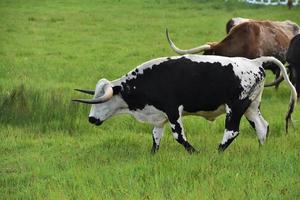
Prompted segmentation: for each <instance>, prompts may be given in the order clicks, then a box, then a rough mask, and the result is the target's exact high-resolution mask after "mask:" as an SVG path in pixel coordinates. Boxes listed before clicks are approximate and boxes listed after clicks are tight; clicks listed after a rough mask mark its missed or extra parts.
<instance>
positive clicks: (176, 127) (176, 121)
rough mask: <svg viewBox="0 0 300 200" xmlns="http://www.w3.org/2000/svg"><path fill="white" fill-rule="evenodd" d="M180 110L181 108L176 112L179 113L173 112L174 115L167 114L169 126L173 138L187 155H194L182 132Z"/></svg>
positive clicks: (193, 149) (193, 150)
mask: <svg viewBox="0 0 300 200" xmlns="http://www.w3.org/2000/svg"><path fill="white" fill-rule="evenodd" d="M182 110H183V107H182V106H180V107H179V109H178V111H179V112H174V113H169V114H168V118H169V122H170V125H171V129H172V133H173V137H174V138H175V139H176V141H177V142H178V143H180V144H181V145H183V146H184V148H185V149H186V150H187V152H189V153H194V152H196V150H195V148H194V147H193V146H192V145H191V144H190V143H189V142H188V141H187V139H186V137H185V134H184V130H183V125H182V117H181V115H182Z"/></svg>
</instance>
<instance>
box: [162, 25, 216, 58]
mask: <svg viewBox="0 0 300 200" xmlns="http://www.w3.org/2000/svg"><path fill="white" fill-rule="evenodd" d="M166 35H167V39H168V42H169V44H170V46H171V48H172V49H173V50H174V51H175V52H176V53H178V54H180V55H184V54H195V53H200V52H202V51H206V50H210V49H211V46H210V45H208V44H205V45H201V46H199V47H195V48H192V49H186V50H185V49H179V48H178V47H176V46H175V44H174V42H173V41H172V40H171V38H170V36H169V32H168V29H166Z"/></svg>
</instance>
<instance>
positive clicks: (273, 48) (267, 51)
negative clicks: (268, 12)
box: [166, 18, 300, 77]
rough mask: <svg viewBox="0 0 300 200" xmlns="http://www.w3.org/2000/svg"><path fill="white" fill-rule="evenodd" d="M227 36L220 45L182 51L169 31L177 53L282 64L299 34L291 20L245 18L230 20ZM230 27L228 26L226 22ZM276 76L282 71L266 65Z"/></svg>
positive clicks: (217, 43)
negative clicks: (274, 60)
mask: <svg viewBox="0 0 300 200" xmlns="http://www.w3.org/2000/svg"><path fill="white" fill-rule="evenodd" d="M231 21H232V22H233V23H231V28H229V30H228V31H229V32H228V35H226V37H225V38H224V39H223V40H221V41H220V42H213V43H209V44H205V45H201V46H199V47H196V48H192V49H187V50H182V49H179V48H177V47H176V46H175V44H174V43H173V42H172V40H171V39H170V37H169V34H168V30H167V31H166V34H167V39H168V41H169V44H170V46H171V48H172V49H173V50H174V51H175V52H176V53H178V54H180V55H183V54H195V53H200V52H203V54H205V55H221V56H228V57H246V58H249V59H254V58H258V57H261V56H274V57H276V58H277V59H279V60H280V61H281V62H283V63H285V61H286V52H287V49H288V46H289V42H290V40H291V39H292V38H293V37H294V36H295V35H297V34H298V33H300V28H299V26H298V25H297V24H296V23H294V22H291V21H269V20H252V19H244V18H233V19H231ZM227 24H228V23H227ZM266 69H270V70H272V71H273V73H275V74H276V76H277V77H278V76H279V73H280V70H279V69H278V67H276V66H274V65H270V66H267V67H266Z"/></svg>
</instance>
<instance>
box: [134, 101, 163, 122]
mask: <svg viewBox="0 0 300 200" xmlns="http://www.w3.org/2000/svg"><path fill="white" fill-rule="evenodd" d="M132 115H133V116H134V117H135V119H136V120H138V121H140V122H145V123H149V124H152V125H154V126H161V125H163V124H164V123H165V122H166V121H167V119H168V118H167V115H166V114H165V113H164V112H162V111H160V110H158V109H156V108H155V107H154V106H150V105H146V106H145V107H144V108H143V109H142V110H137V111H132Z"/></svg>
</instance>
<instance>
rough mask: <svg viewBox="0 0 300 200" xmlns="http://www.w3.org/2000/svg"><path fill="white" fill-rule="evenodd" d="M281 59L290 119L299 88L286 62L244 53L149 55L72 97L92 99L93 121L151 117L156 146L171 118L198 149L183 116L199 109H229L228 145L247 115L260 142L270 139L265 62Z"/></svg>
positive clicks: (212, 112) (177, 132)
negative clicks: (121, 73) (263, 106)
mask: <svg viewBox="0 0 300 200" xmlns="http://www.w3.org/2000/svg"><path fill="white" fill-rule="evenodd" d="M266 62H273V63H275V64H277V65H278V66H279V67H280V69H281V70H282V73H283V75H284V78H285V80H286V81H287V83H288V85H289V87H290V89H291V91H292V94H291V100H290V105H289V110H288V114H287V117H286V120H287V121H286V122H288V120H289V119H290V118H291V113H292V112H293V108H294V106H295V102H296V98H297V94H296V91H295V88H294V87H293V85H292V84H291V82H290V80H289V78H288V76H287V73H286V70H285V68H284V66H283V65H282V64H281V63H280V61H278V60H277V59H275V58H273V57H262V58H257V59H254V60H249V59H246V58H240V57H234V58H229V57H221V56H204V55H184V56H176V57H169V58H168V57H165V58H158V59H154V60H150V61H148V62H145V63H143V64H141V65H140V66H138V67H136V68H135V69H133V70H132V71H131V72H129V73H128V74H126V75H125V76H123V77H121V78H119V79H117V80H114V81H112V82H110V81H108V80H106V79H101V80H100V81H99V82H98V83H97V85H96V90H95V91H88V90H78V91H81V92H84V93H88V94H93V95H94V97H93V99H91V100H85V99H76V100H74V101H77V102H81V103H88V104H92V107H91V111H90V114H89V121H90V123H92V124H95V125H100V124H101V123H102V122H103V121H105V120H107V119H108V118H110V117H111V116H113V115H116V114H121V113H128V114H131V115H133V116H134V117H135V118H136V119H137V120H139V121H142V122H146V123H150V124H152V125H153V126H154V129H153V147H152V150H151V152H152V153H154V152H156V151H157V150H158V148H159V144H160V139H161V137H162V135H163V131H164V124H165V123H166V122H169V123H170V125H171V128H172V133H173V136H174V138H175V139H176V140H177V141H178V142H179V143H180V144H182V145H183V146H184V148H185V149H186V150H187V151H188V152H189V153H192V152H195V149H194V147H193V146H192V145H191V144H190V143H189V142H188V141H187V138H186V136H185V134H184V129H183V124H182V117H183V116H184V115H199V116H202V117H204V118H206V119H207V120H210V121H213V120H215V118H216V117H217V116H219V115H221V114H222V113H226V120H225V131H224V136H223V139H222V141H221V143H220V145H219V151H224V150H225V149H226V148H227V147H228V146H229V145H230V143H231V142H232V141H233V140H234V139H235V138H236V137H237V135H238V134H239V125H240V120H241V117H242V116H243V115H245V117H246V118H247V119H248V121H249V122H250V124H251V125H252V127H253V128H255V130H256V133H257V137H258V139H259V142H260V144H263V143H264V142H265V140H266V136H267V133H268V123H267V121H266V120H265V119H264V118H263V116H262V115H261V113H260V108H259V105H260V102H261V96H262V92H263V88H264V79H265V72H264V69H263V64H264V63H266Z"/></svg>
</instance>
